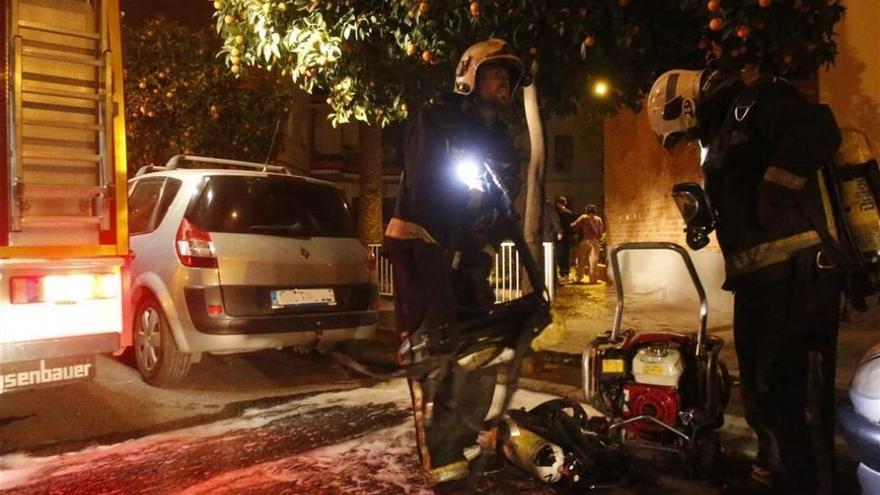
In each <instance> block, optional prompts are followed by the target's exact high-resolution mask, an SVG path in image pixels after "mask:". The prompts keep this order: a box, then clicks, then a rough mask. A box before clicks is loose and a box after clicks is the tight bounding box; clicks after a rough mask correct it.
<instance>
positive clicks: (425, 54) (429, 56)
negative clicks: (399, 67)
mask: <svg viewBox="0 0 880 495" xmlns="http://www.w3.org/2000/svg"><path fill="white" fill-rule="evenodd" d="M422 60H424V61H425V63H426V64H430V63H431V61H432V60H434V55H432V54H431V52H429V51H428V50H425V51H423V52H422Z"/></svg>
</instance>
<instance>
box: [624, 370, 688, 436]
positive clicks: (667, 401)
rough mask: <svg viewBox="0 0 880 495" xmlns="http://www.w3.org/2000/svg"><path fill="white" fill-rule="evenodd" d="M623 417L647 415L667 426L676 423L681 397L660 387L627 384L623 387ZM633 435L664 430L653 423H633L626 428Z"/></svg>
mask: <svg viewBox="0 0 880 495" xmlns="http://www.w3.org/2000/svg"><path fill="white" fill-rule="evenodd" d="M623 398H624V406H623V417H624V418H631V417H634V416H641V415H648V416H653V417H655V418H657V419H659V420H660V421H662V422H664V423H666V424H667V425H669V426H675V425H676V423H677V422H678V411H679V408H680V407H681V397H680V396H679V395H678V390H677V389H675V388H673V387H664V386H662V385H646V384H643V383H627V384H625V385H624V386H623ZM626 428H627V430H628V431H629V432H630V433H632V434H634V435H637V436H639V435H641V434H644V433H647V432H652V433H653V432H660V431H663V430H664V429H665V428H663V427H662V426H660V425H658V424H657V423H654V422H653V421H635V422H633V423H630V424H628V425H627V426H626Z"/></svg>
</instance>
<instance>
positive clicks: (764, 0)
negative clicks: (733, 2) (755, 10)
mask: <svg viewBox="0 0 880 495" xmlns="http://www.w3.org/2000/svg"><path fill="white" fill-rule="evenodd" d="M771 3H772V2H771V1H770V0H758V5H759V6H760V7H763V8H765V9H766V8H767V7H769V6H770V4H771Z"/></svg>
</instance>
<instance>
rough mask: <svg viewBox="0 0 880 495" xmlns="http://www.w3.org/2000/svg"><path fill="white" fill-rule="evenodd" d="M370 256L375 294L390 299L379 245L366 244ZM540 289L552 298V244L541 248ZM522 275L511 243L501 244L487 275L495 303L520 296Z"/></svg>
mask: <svg viewBox="0 0 880 495" xmlns="http://www.w3.org/2000/svg"><path fill="white" fill-rule="evenodd" d="M369 248H370V253H371V254H372V255H373V256H374V257H375V258H376V272H377V283H378V285H379V294H380V295H382V296H390V295H393V294H394V280H393V277H392V276H391V275H392V274H391V262H390V261H389V260H388V257H387V256H385V254H384V253H383V252H382V245H381V244H370V245H369ZM543 255H544V256H543V258H544V259H543V260H541V261H543V267H544V286H546V287H547V291H548V292H549V295H550V300H551V301H552V300H553V297H554V282H555V277H556V273H555V271H556V268H555V267H556V265H555V263H554V253H553V243H552V242H545V243H544V245H543ZM524 276H525V275H524V274H523V273H522V269H521V267H520V263H519V253H518V252H517V251H516V248H515V247H514V245H513V243H512V242H503V243H501V247H500V249H499V250H498V252H497V253H496V254H495V269H494V270H492V273H491V274H490V275H489V283H490V284H492V285H493V286H494V288H495V300H496V302H505V301H510V300H512V299H516V298H518V297H520V296H522V285H521V283H522V278H523V277H524Z"/></svg>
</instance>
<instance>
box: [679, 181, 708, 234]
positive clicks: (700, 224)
mask: <svg viewBox="0 0 880 495" xmlns="http://www.w3.org/2000/svg"><path fill="white" fill-rule="evenodd" d="M672 199H673V200H674V201H675V206H676V207H678V211H679V213H681V218H682V219H683V220H684V223H685V229H684V231H685V234H686V235H685V239H686V241H687V245H688V247H690V248H691V249H693V250H694V251H697V250H700V249H702V248H704V247H706V245H707V244H709V240H710V239H709V234H711V233H712V231H713V230H715V210H713V209H712V206H711V205H710V203H709V197H708V196H707V195H706V193H705V192H704V191H703V188H702V187H700V185H699V184H696V183H694V182H683V183H680V184H676V185H674V186H672Z"/></svg>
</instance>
